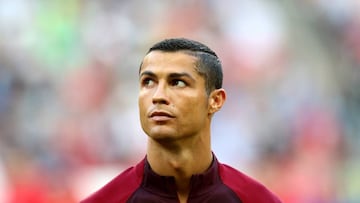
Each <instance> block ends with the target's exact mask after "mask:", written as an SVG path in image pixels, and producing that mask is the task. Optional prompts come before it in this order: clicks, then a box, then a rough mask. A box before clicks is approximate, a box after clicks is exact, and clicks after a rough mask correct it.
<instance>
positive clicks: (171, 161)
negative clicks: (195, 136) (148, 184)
mask: <svg viewBox="0 0 360 203" xmlns="http://www.w3.org/2000/svg"><path fill="white" fill-rule="evenodd" d="M184 142H188V143H184ZM190 143H191V144H189V141H181V143H180V142H179V141H176V142H166V143H161V142H158V141H156V140H153V139H151V138H149V141H148V150H147V160H148V162H149V164H150V166H151V168H152V170H153V171H154V172H155V173H157V174H159V175H163V176H173V177H174V178H175V182H176V185H177V190H178V196H179V199H180V200H184V199H185V200H186V199H187V197H188V194H189V192H190V179H191V176H192V175H193V174H199V173H203V172H205V171H206V170H207V169H208V168H209V166H210V164H211V162H212V159H213V157H212V152H211V149H210V140H209V139H205V140H196V141H194V140H192V141H191V142H190Z"/></svg>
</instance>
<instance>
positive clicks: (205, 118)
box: [83, 38, 280, 203]
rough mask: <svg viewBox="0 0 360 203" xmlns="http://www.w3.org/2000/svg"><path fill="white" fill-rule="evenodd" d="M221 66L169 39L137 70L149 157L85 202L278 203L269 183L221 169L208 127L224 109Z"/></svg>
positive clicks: (203, 49) (206, 52)
mask: <svg viewBox="0 0 360 203" xmlns="http://www.w3.org/2000/svg"><path fill="white" fill-rule="evenodd" d="M222 77H223V76H222V68H221V63H220V61H219V59H218V57H217V55H216V54H215V53H214V51H212V50H211V49H209V48H208V47H207V46H205V45H203V44H201V43H199V42H196V41H193V40H188V39H183V38H180V39H167V40H164V41H161V42H159V43H157V44H155V45H154V46H153V47H151V48H150V49H149V51H148V53H147V55H146V56H145V58H144V59H143V61H142V64H141V65H140V70H139V83H140V92H139V101H138V102H139V112H140V121H141V126H142V128H143V130H144V132H145V133H146V134H147V135H148V145H147V155H146V157H145V158H144V159H143V160H142V161H141V162H140V163H138V164H137V165H136V166H134V167H131V168H129V169H127V170H126V171H124V172H123V173H121V174H120V175H119V176H117V177H116V178H114V179H113V180H112V181H111V182H109V183H108V184H107V185H105V186H104V187H103V188H101V189H100V190H99V191H97V192H96V193H94V194H93V195H91V196H90V197H88V198H87V199H86V200H84V201H83V203H95V202H96V203H115V202H116V203H145V202H146V203H148V202H154V203H155V202H157V203H158V202H164V203H175V202H176V203H178V202H180V203H185V202H188V203H204V202H205V203H220V202H226V203H232V202H234V203H235V202H237V203H239V202H241V203H265V202H266V203H273V202H274V203H275V202H280V201H279V200H278V199H277V197H275V196H274V195H273V194H272V193H271V192H270V191H269V190H267V189H266V188H265V187H264V186H263V185H261V184H260V183H258V182H256V181H255V180H253V179H251V178H250V177H248V176H246V175H244V174H242V173H241V172H239V171H237V170H235V169H233V168H231V167H229V166H227V165H224V164H221V163H219V162H218V160H217V159H216V157H215V155H214V154H213V153H212V150H211V145H210V124H211V119H212V117H213V115H214V113H215V112H217V111H219V110H220V109H221V107H222V106H223V104H224V102H225V99H226V93H225V90H224V89H222Z"/></svg>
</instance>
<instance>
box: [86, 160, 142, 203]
mask: <svg viewBox="0 0 360 203" xmlns="http://www.w3.org/2000/svg"><path fill="white" fill-rule="evenodd" d="M143 171H144V160H142V161H141V162H140V163H138V164H137V165H136V166H133V167H130V168H128V169H126V170H125V171H123V172H122V173H120V174H119V175H118V176H116V177H115V178H114V179H112V180H111V181H110V182H108V183H107V184H106V185H104V186H103V187H102V188H101V189H99V190H98V191H96V192H95V193H93V194H92V195H90V196H89V197H88V198H86V199H84V200H82V201H81V203H98V202H107V203H115V202H117V203H119V202H126V200H127V199H128V198H129V197H130V196H131V194H132V193H133V192H134V191H135V190H136V189H137V188H138V187H139V186H140V184H141V181H142V176H143V175H142V174H143Z"/></svg>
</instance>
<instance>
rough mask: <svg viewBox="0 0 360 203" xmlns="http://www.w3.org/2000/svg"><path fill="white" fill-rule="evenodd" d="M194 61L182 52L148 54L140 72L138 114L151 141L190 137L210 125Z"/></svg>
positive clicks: (200, 81) (203, 93)
mask: <svg viewBox="0 0 360 203" xmlns="http://www.w3.org/2000/svg"><path fill="white" fill-rule="evenodd" d="M195 63H196V58H195V57H194V56H191V55H188V54H186V53H184V52H162V51H152V52H150V53H149V54H148V55H146V56H145V58H144V60H143V63H142V66H141V70H140V76H139V77H140V80H139V82H140V92H139V111H140V121H141V126H142V128H143V130H144V132H145V133H146V134H147V135H148V136H150V137H151V138H153V139H157V140H174V139H181V138H185V137H189V136H193V135H196V134H199V133H201V132H202V131H204V130H207V129H208V128H209V125H210V121H209V120H210V118H209V117H210V116H209V108H208V95H207V94H206V90H205V80H204V78H203V77H202V76H201V75H200V74H199V73H198V72H197V71H196V69H195Z"/></svg>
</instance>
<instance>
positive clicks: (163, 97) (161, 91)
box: [152, 83, 169, 105]
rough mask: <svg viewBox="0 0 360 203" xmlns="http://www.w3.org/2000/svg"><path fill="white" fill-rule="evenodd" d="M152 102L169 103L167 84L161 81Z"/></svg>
mask: <svg viewBox="0 0 360 203" xmlns="http://www.w3.org/2000/svg"><path fill="white" fill-rule="evenodd" d="M152 102H153V104H166V105H168V104H169V98H168V96H167V88H166V85H164V84H162V83H159V85H158V86H157V88H156V90H155V92H154V94H153V97H152Z"/></svg>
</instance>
